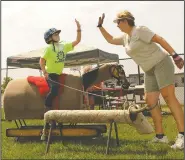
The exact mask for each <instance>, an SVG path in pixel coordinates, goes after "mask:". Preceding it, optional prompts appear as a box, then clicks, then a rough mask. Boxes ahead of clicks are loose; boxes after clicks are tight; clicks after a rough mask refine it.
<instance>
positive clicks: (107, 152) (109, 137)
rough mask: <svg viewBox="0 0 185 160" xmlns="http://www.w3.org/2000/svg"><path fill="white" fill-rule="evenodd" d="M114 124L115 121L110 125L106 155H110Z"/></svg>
mask: <svg viewBox="0 0 185 160" xmlns="http://www.w3.org/2000/svg"><path fill="white" fill-rule="evenodd" d="M112 124H113V121H112V122H111V123H110V129H109V135H108V139H107V148H106V154H109V146H110V139H111V132H112Z"/></svg>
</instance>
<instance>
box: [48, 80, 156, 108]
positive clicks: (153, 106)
mask: <svg viewBox="0 0 185 160" xmlns="http://www.w3.org/2000/svg"><path fill="white" fill-rule="evenodd" d="M48 80H50V81H51V82H54V83H56V84H59V85H61V86H64V87H67V88H70V89H72V90H76V91H78V92H81V93H86V94H91V95H94V96H97V97H101V98H107V96H101V95H98V94H94V93H89V92H86V91H82V90H79V89H76V88H73V87H70V86H67V85H65V84H62V83H59V82H56V81H53V80H51V79H50V78H48ZM112 99H114V100H116V101H119V102H123V103H126V102H127V103H129V102H128V101H127V99H126V101H125V100H121V99H117V98H114V97H112ZM156 106H157V104H154V105H152V106H151V107H150V106H149V105H147V106H146V109H145V110H147V111H150V110H152V109H154V108H155V107H156ZM125 107H126V106H125V104H123V110H125Z"/></svg>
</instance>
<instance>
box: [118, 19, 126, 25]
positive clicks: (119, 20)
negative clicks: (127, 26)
mask: <svg viewBox="0 0 185 160" xmlns="http://www.w3.org/2000/svg"><path fill="white" fill-rule="evenodd" d="M124 20H125V19H118V20H117V24H118V25H119V24H120V22H121V21H124Z"/></svg>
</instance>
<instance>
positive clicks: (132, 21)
mask: <svg viewBox="0 0 185 160" xmlns="http://www.w3.org/2000/svg"><path fill="white" fill-rule="evenodd" d="M117 18H118V19H126V20H127V22H128V25H129V26H135V18H134V16H133V15H132V13H130V12H129V11H127V10H125V11H122V12H119V13H118V14H117Z"/></svg>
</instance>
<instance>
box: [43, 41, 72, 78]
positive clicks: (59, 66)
mask: <svg viewBox="0 0 185 160" xmlns="http://www.w3.org/2000/svg"><path fill="white" fill-rule="evenodd" d="M71 50H73V46H72V43H64V42H60V43H59V45H55V52H54V48H53V44H49V45H48V47H46V49H45V51H44V53H43V55H42V56H41V57H42V58H44V59H45V60H46V67H45V69H46V71H47V72H48V73H56V74H58V75H60V74H61V73H62V71H63V68H64V61H65V58H66V54H67V53H68V52H69V51H71Z"/></svg>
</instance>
